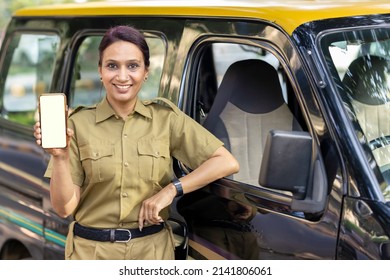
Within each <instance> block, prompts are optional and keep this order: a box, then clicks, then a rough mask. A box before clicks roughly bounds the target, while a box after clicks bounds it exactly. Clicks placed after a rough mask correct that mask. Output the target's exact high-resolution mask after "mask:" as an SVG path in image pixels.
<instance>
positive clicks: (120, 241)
mask: <svg viewBox="0 0 390 280" xmlns="http://www.w3.org/2000/svg"><path fill="white" fill-rule="evenodd" d="M116 230H118V231H126V232H127V233H128V234H129V238H128V239H127V240H115V242H119V243H127V242H129V241H130V240H131V231H130V230H129V229H124V228H118V229H116Z"/></svg>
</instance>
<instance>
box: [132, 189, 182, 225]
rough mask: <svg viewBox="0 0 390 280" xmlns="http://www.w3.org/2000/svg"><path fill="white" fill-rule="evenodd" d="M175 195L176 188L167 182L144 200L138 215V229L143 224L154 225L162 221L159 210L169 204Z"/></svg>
mask: <svg viewBox="0 0 390 280" xmlns="http://www.w3.org/2000/svg"><path fill="white" fill-rule="evenodd" d="M175 196H176V189H175V187H174V186H173V184H169V185H168V186H166V187H165V188H163V189H162V190H161V191H159V192H158V193H156V194H155V195H153V196H152V197H150V198H148V199H146V200H144V201H143V202H142V205H141V209H140V211H139V215H138V225H139V229H140V230H142V228H143V227H144V226H145V225H148V224H149V225H155V224H159V223H162V222H164V220H163V219H162V218H161V216H160V215H159V214H160V211H161V210H162V209H164V208H165V207H167V206H168V205H170V204H171V203H172V201H173V199H174V198H175Z"/></svg>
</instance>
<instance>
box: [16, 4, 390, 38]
mask: <svg viewBox="0 0 390 280" xmlns="http://www.w3.org/2000/svg"><path fill="white" fill-rule="evenodd" d="M386 13H390V3H389V1H388V0H384V1H381V0H373V1H364V2H363V1H356V0H355V1H320V0H300V1H296V0H274V1H270V0H264V1H261V0H252V1H251V0H246V1H228V0H225V1H223V0H196V1H193V0H178V1H173V0H170V1H158V0H156V1H136V0H135V1H128V2H121V1H119V2H118V1H115V2H110V1H109V2H88V3H82V4H81V3H79V4H61V5H50V6H37V7H33V8H24V9H21V10H19V11H17V12H16V13H15V16H17V17H35V16H53V17H55V16H62V17H64V16H65V17H66V16H112V15H119V16H122V15H130V16H139V15H141V16H179V17H229V18H251V19H261V20H266V21H270V22H274V23H275V24H277V25H279V26H280V27H281V28H283V29H284V30H285V31H286V32H287V33H289V34H292V32H293V31H294V30H295V29H296V28H297V27H298V26H299V25H301V24H303V23H305V22H309V21H313V20H320V19H327V18H337V17H345V16H359V15H369V14H386Z"/></svg>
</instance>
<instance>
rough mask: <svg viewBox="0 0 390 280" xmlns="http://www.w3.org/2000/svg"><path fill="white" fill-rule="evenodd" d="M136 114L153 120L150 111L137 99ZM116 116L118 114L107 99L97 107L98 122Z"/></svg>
mask: <svg viewBox="0 0 390 280" xmlns="http://www.w3.org/2000/svg"><path fill="white" fill-rule="evenodd" d="M134 113H138V114H140V115H142V116H144V117H147V118H150V119H151V118H152V115H151V114H150V111H149V110H148V109H147V108H146V106H145V105H144V104H143V103H142V102H141V101H140V100H139V98H137V102H136V104H135V107H134ZM112 116H115V117H116V113H115V111H114V109H113V108H112V107H111V105H110V103H108V101H107V98H103V100H102V101H101V102H100V103H99V104H98V105H97V106H96V122H97V123H98V122H102V121H105V120H106V119H108V118H110V117H112Z"/></svg>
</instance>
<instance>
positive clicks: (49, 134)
mask: <svg viewBox="0 0 390 280" xmlns="http://www.w3.org/2000/svg"><path fill="white" fill-rule="evenodd" d="M38 108H39V121H40V123H41V135H42V138H41V145H42V148H65V147H66V129H67V118H68V116H67V115H68V110H67V103H66V96H65V94H63V93H43V94H41V95H40V96H39V106H38Z"/></svg>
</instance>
